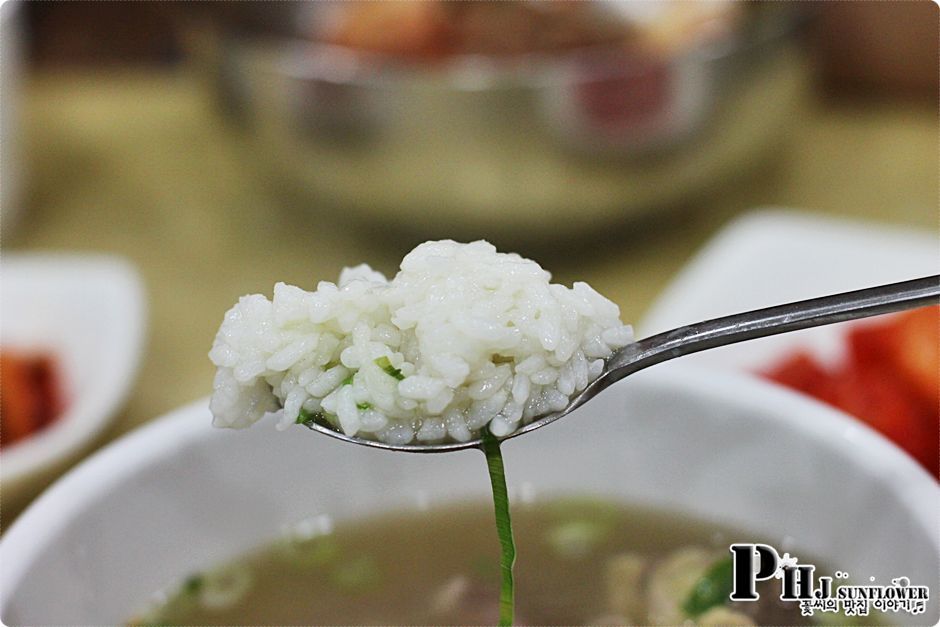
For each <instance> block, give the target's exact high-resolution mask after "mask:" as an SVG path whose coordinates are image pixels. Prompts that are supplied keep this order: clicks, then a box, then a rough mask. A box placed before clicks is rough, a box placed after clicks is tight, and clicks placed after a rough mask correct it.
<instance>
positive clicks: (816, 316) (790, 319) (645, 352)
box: [309, 275, 940, 453]
mask: <svg viewBox="0 0 940 627" xmlns="http://www.w3.org/2000/svg"><path fill="white" fill-rule="evenodd" d="M938 299H940V275H934V276H928V277H924V278H921V279H914V280H911V281H902V282H901V283H892V284H890V285H881V286H878V287H870V288H867V289H863V290H856V291H854V292H845V293H842V294H834V295H832V296H823V297H821V298H812V299H810V300H803V301H799V302H795V303H788V304H785V305H777V306H775V307H767V308H766V309H757V310H755V311H748V312H745V313H739V314H734V315H731V316H724V317H722V318H715V319H714V320H706V321H705V322H698V323H696V324H690V325H687V326H684V327H679V328H678V329H673V330H672V331H666V332H664V333H659V334H657V335H653V336H651V337H648V338H646V339H642V340H638V341H636V342H634V343H633V344H630V345H628V346H625V347H624V348H622V349H620V350H618V351H617V352H615V353H613V354H612V355H611V356H610V357H609V358H608V359H607V362H606V364H605V365H604V370H603V372H601V374H600V375H599V376H598V377H597V378H596V379H594V380H593V381H592V382H591V383H589V384H588V386H587V387H586V388H585V389H584V390H583V391H581V392H580V393H579V394H577V395H575V396H574V397H573V398H572V399H571V402H570V403H569V404H568V407H566V408H565V409H564V410H562V411H559V412H555V413H551V414H546V415H544V416H540V417H539V418H536V419H535V420H533V421H532V422H530V423H529V424H527V425H524V426H522V427H520V428H519V429H517V430H516V431H513V432H512V433H510V434H509V435H507V436H506V437H505V438H503V439H509V438H514V437H517V436H520V435H522V434H524V433H529V432H531V431H535V430H536V429H538V428H539V427H544V426H545V425H547V424H549V423H552V422H555V421H556V420H558V419H559V418H562V417H564V416H567V415H568V414H570V413H571V412H572V411H574V410H575V409H577V408H578V407H580V406H582V405H584V404H585V403H586V402H588V401H589V400H591V399H592V398H594V397H595V396H596V395H597V394H598V393H600V392H601V391H603V390H604V389H605V388H607V387H608V386H610V385H611V384H613V383H616V382H617V381H620V380H621V379H623V378H624V377H626V376H628V375H631V374H633V373H634V372H637V371H639V370H643V369H644V368H648V367H650V366H653V365H656V364H658V363H661V362H664V361H667V360H670V359H674V358H676V357H681V356H683V355H688V354H690V353H697V352H699V351H703V350H708V349H709V348H715V347H718V346H725V345H727V344H734V343H736V342H743V341H745V340H752V339H755V338H759V337H766V336H768V335H777V334H778V333H787V332H788V331H798V330H800V329H807V328H809V327H818V326H822V325H826V324H833V323H835V322H845V321H847V320H855V319H857V318H867V317H869V316H877V315H879V314H885V313H891V312H894V311H901V310H904V309H914V308H916V307H924V306H927V305H935V304H938V302H940V300H938ZM309 427H310V428H311V429H313V430H314V431H319V432H320V433H323V434H326V435H328V436H330V437H333V438H337V439H339V440H343V441H345V442H352V443H353V444H362V445H365V446H372V447H375V448H381V449H386V450H389V451H407V452H411V453H446V452H449V451H459V450H463V449H469V448H481V447H482V446H483V440H482V439H480V438H477V439H475V440H470V441H468V442H448V443H443V444H404V445H395V444H386V443H384V442H378V441H375V440H369V439H366V438H362V437H358V436H348V435H346V434H345V433H342V432H339V431H335V430H333V429H332V428H331V427H329V426H327V425H322V424H319V423H313V424H311V425H309ZM484 428H485V427H484Z"/></svg>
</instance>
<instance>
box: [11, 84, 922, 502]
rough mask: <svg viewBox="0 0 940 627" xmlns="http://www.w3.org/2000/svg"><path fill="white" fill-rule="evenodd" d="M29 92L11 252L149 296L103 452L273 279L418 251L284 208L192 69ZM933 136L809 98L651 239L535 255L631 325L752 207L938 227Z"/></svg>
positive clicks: (390, 260)
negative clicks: (95, 274)
mask: <svg viewBox="0 0 940 627" xmlns="http://www.w3.org/2000/svg"><path fill="white" fill-rule="evenodd" d="M24 95H25V97H26V102H25V105H24V107H23V109H24V111H25V114H24V117H25V119H24V130H25V133H24V135H25V137H26V142H25V145H24V148H25V157H26V160H25V163H26V164H27V168H28V172H27V173H28V177H29V179H28V180H29V185H28V186H27V189H28V193H27V194H26V195H25V197H24V201H23V209H22V212H21V216H20V220H19V224H17V225H15V228H14V229H12V230H11V229H7V230H6V232H4V234H3V245H4V248H5V250H12V251H27V250H68V251H98V252H109V253H115V254H119V255H123V256H125V257H127V258H128V259H130V260H131V261H132V262H133V263H135V264H136V265H137V267H138V268H139V270H140V272H141V274H142V276H143V278H144V281H145V283H146V288H147V291H148V294H149V307H150V320H149V330H148V344H147V349H146V353H145V357H144V361H143V364H142V367H141V370H140V373H139V376H138V379H137V381H136V382H135V384H134V388H133V392H132V394H131V396H130V399H129V401H128V402H127V404H126V406H125V407H124V409H123V410H122V411H121V413H120V415H119V416H118V417H117V419H116V421H115V423H114V425H113V427H112V428H111V429H110V430H109V431H108V432H107V434H106V435H105V436H104V438H102V441H101V442H99V444H100V443H103V442H104V441H107V440H110V439H113V438H114V437H116V436H118V435H119V434H121V433H123V432H126V431H128V430H129V429H131V428H133V427H135V426H136V425H139V424H141V423H143V422H145V421H148V420H150V419H153V418H155V417H157V416H159V415H161V414H163V413H165V412H166V411H168V410H171V409H173V408H174V407H176V406H178V405H180V404H182V403H184V402H187V401H190V400H192V399H195V398H198V397H200V396H204V395H207V394H208V393H209V392H210V391H211V384H212V375H213V368H212V366H211V364H210V363H209V361H208V359H207V357H206V353H207V351H208V350H209V347H210V344H211V342H212V338H213V337H214V334H215V331H216V329H217V328H218V325H219V323H220V321H221V318H222V314H223V313H224V312H225V310H226V309H228V308H229V307H230V306H231V305H232V303H233V302H234V301H235V300H236V299H237V297H238V296H239V295H241V294H245V293H250V292H264V293H270V290H271V287H272V285H273V283H274V282H275V281H279V280H284V281H287V282H292V283H296V284H299V285H302V286H305V287H308V288H310V289H312V288H313V287H314V286H315V285H316V282H317V281H318V280H321V279H327V280H334V279H335V277H336V276H337V275H338V272H339V270H340V268H341V267H343V266H344V265H352V264H355V263H360V262H361V261H363V260H365V261H368V262H369V263H370V264H371V265H373V267H375V268H377V269H379V270H382V271H385V272H387V273H393V272H394V270H395V268H396V266H397V262H398V260H400V258H401V256H402V254H403V253H404V252H406V251H407V250H408V248H410V247H411V244H412V242H398V241H393V242H389V241H383V240H382V238H381V235H377V234H376V233H375V232H374V231H369V230H368V229H357V228H355V227H350V226H349V225H347V224H337V223H335V222H334V221H331V220H322V219H318V218H317V216H315V215H314V212H312V211H308V210H307V208H305V207H297V206H293V207H285V206H284V203H283V201H282V200H279V199H277V198H275V197H274V196H273V195H272V194H271V193H270V189H269V187H268V186H267V185H266V184H265V182H264V181H261V180H259V178H258V177H257V176H255V175H254V172H253V171H252V163H251V158H250V155H249V156H247V158H246V155H245V152H244V149H243V147H242V146H241V145H240V144H239V143H238V142H237V141H235V139H234V138H233V137H232V135H231V133H230V131H229V130H228V129H227V127H226V125H225V124H224V123H223V120H221V119H219V118H218V117H217V116H216V115H215V114H214V112H213V108H212V106H211V101H210V99H209V98H208V97H207V94H206V92H205V91H204V90H203V89H202V88H201V84H200V82H199V81H198V80H197V79H196V77H194V76H192V75H189V74H187V73H186V72H177V73H163V74H156V73H153V72H143V71H141V72H137V73H115V74H96V75H94V76H92V75H75V74H67V75H44V76H43V75H40V76H36V77H33V78H32V79H31V80H30V81H29V83H28V84H27V85H26V88H25V90H24ZM937 138H938V124H937V114H936V111H935V110H933V109H932V108H931V107H929V106H922V105H918V104H914V103H903V102H896V101H874V100H873V101H865V102H839V101H825V102H821V101H820V102H814V103H813V104H811V105H810V106H809V108H808V109H807V111H806V112H805V115H804V116H803V119H801V120H800V123H799V124H795V125H794V128H793V132H792V136H791V137H790V138H789V143H788V144H787V145H786V146H784V147H781V150H780V153H779V154H778V155H777V157H776V158H774V159H773V160H771V161H769V162H767V163H765V164H764V165H763V166H760V167H757V169H756V170H753V171H751V172H750V173H748V175H747V176H746V177H742V178H741V179H740V180H739V181H737V182H736V183H732V184H729V185H728V186H726V187H725V188H724V189H723V190H721V191H717V192H715V193H712V194H710V195H708V196H707V197H702V198H701V199H697V200H695V201H693V202H692V203H690V206H689V207H687V208H685V209H683V210H680V211H673V212H671V213H669V214H666V215H664V216H662V217H661V219H658V220H649V221H648V223H646V224H644V225H643V226H642V228H629V229H624V230H623V231H622V232H621V233H618V234H616V235H615V236H613V237H610V238H605V240H604V241H600V242H598V241H591V242H581V243H580V244H577V243H575V244H569V245H568V248H567V249H566V250H564V251H563V252H545V251H541V252H539V254H538V257H537V260H538V261H539V262H540V263H541V264H542V265H543V266H544V267H546V268H547V269H549V270H552V271H553V272H554V274H555V278H556V280H559V281H561V282H564V283H569V284H570V282H571V281H572V280H586V281H588V282H589V283H591V284H592V285H593V286H594V287H596V288H597V289H598V290H599V291H600V292H601V293H603V294H605V295H607V296H609V297H610V298H611V299H612V300H614V301H615V302H617V303H618V304H619V305H620V307H621V310H622V314H623V319H624V320H626V321H631V320H638V319H639V318H640V317H641V316H642V314H643V313H644V311H645V310H646V308H647V307H648V306H649V305H650V303H651V302H652V301H653V299H654V298H655V297H656V295H657V293H658V292H659V291H660V290H661V289H662V287H663V286H664V285H665V284H666V283H668V281H669V280H670V278H671V277H672V276H673V275H674V274H675V273H676V272H677V271H678V270H679V269H680V268H681V267H682V265H683V264H684V263H685V262H686V260H687V259H688V258H689V257H690V256H691V255H692V254H694V252H695V251H696V250H697V249H698V248H699V247H700V246H701V245H702V244H703V243H704V242H705V241H706V240H708V238H710V237H711V236H712V235H714V234H715V233H716V231H718V230H719V229H720V228H721V227H722V226H723V225H724V224H725V223H727V222H728V221H729V220H730V219H732V218H733V217H734V216H736V215H738V214H740V213H741V212H744V211H746V210H748V209H750V208H754V207H759V206H787V207H798V208H803V209H809V210H813V211H818V212H820V213H823V214H829V215H838V216H846V217H854V218H861V219H871V220H877V221H882V222H888V223H893V224H901V225H907V226H914V227H918V228H923V229H930V230H933V231H935V232H936V229H937V219H938V212H937V202H938V176H937V174H938V170H940V163H938V142H937ZM520 252H523V253H526V252H527V251H520ZM4 513H8V512H4ZM7 520H9V518H8V519H7Z"/></svg>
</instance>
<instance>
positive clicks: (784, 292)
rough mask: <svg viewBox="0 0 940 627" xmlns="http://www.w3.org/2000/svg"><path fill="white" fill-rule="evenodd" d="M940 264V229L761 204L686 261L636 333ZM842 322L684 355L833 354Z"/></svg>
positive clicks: (749, 364)
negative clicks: (767, 207) (763, 207)
mask: <svg viewBox="0 0 940 627" xmlns="http://www.w3.org/2000/svg"><path fill="white" fill-rule="evenodd" d="M938 273H940V238H938V237H937V235H936V234H932V233H928V232H923V231H914V230H910V229H903V228H898V227H892V226H885V225H879V224H873V223H865V222H856V221H850V220H840V219H833V218H825V217H821V216H818V215H814V214H811V213H805V212H798V211H787V210H762V211H755V212H753V213H750V214H748V215H745V216H743V217H741V218H739V219H737V220H735V221H734V222H732V223H731V224H730V225H729V226H728V227H726V228H725V229H724V230H723V231H722V232H721V233H719V234H718V235H717V236H716V237H715V238H714V239H713V240H712V241H711V242H710V243H709V244H707V245H706V246H705V248H704V249H703V250H702V251H701V252H700V253H699V254H698V255H697V256H696V257H695V258H694V259H693V260H692V261H691V262H690V263H689V264H688V265H687V266H686V267H685V269H683V271H682V272H681V273H680V274H679V276H678V277H677V278H676V279H675V280H674V281H673V282H672V283H671V284H670V285H669V287H667V288H666V290H665V291H664V292H663V293H662V295H661V296H660V297H659V299H658V300H657V301H656V303H655V304H654V305H653V307H652V308H651V309H650V310H649V312H648V313H647V315H646V317H645V318H644V320H643V321H642V323H641V324H640V325H638V328H639V334H640V337H644V336H646V335H651V334H653V333H659V332H661V331H667V330H669V329H673V328H675V327H678V326H682V325H685V324H690V323H693V322H699V321H701V320H707V319H709V318H716V317H719V316H724V315H727V314H733V313H738V312H742V311H747V310H749V309H758V308H760V307H769V306H771V305H778V304H780V303H785V302H789V301H796V300H802V299H806V298H813V297H816V296H823V295H826V294H833V293H837V292H845V291H849V290H854V289H860V288H863V287H871V286H874V285H878V284H882V283H892V282H895V281H903V280H906V279H915V278H919V277H922V276H928V275H933V274H938ZM847 324H853V323H847ZM845 329H846V325H845V324H837V325H832V326H826V327H818V328H815V329H806V330H804V331H798V332H795V333H787V334H784V335H778V336H774V337H769V338H763V339H760V340H752V341H749V342H744V343H742V344H735V345H732V346H726V347H723V348H718V349H713V350H709V351H705V352H703V353H698V354H695V355H689V356H688V357H683V358H682V361H683V362H687V363H698V364H702V365H705V366H708V367H721V368H732V369H744V370H754V369H758V368H760V367H763V366H767V365H769V364H772V363H774V361H776V360H777V359H779V358H781V357H782V356H784V355H786V354H789V353H790V352H791V351H793V350H795V349H796V348H803V349H806V350H809V351H810V352H812V353H814V354H815V355H816V356H817V357H819V358H820V359H822V360H825V361H831V360H833V359H837V358H838V357H839V356H840V355H841V351H842V350H843V347H844V343H843V338H844V334H845ZM657 367H658V368H667V367H671V364H668V363H667V364H664V365H662V366H657Z"/></svg>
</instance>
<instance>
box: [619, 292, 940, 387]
mask: <svg viewBox="0 0 940 627" xmlns="http://www.w3.org/2000/svg"><path fill="white" fill-rule="evenodd" d="M938 302H940V275H934V276H928V277H923V278H921V279H913V280H910V281H902V282H900V283H891V284H889V285H880V286H878V287H870V288H867V289H863V290H855V291H853V292H845V293H842V294H834V295H832V296H823V297H821V298H811V299H809V300H803V301H799V302H795V303H787V304H785V305H777V306H775V307H767V308H766V309H757V310H755V311H748V312H745V313H739V314H734V315H731V316H724V317H722V318H715V319H713V320H706V321H705V322H698V323H696V324H690V325H687V326H684V327H679V328H677V329H673V330H671V331H666V332H664V333H660V334H658V335H653V336H650V337H648V338H645V339H642V340H639V341H637V342H635V343H633V344H631V345H628V346H626V347H624V348H623V349H621V350H620V351H618V352H616V353H614V355H612V356H611V358H610V360H609V361H608V372H607V374H606V376H605V377H604V378H605V379H608V380H607V381H606V382H605V383H607V384H608V385H609V384H610V383H613V382H614V381H619V380H620V379H622V378H623V377H625V376H627V375H629V374H632V373H634V372H636V371H638V370H642V369H643V368H647V367H649V366H652V365H655V364H658V363H660V362H663V361H667V360H669V359H673V358H675V357H681V356H682V355H688V354H690V353H697V352H698V351H703V350H706V349H709V348H715V347H717V346H724V345H726V344H734V343H736V342H743V341H745V340H752V339H755V338H759V337H766V336H768V335H776V334H778V333H787V332H788V331H798V330H800V329H807V328H809V327H818V326H822V325H826V324H833V323H835V322H845V321H846V320H855V319H857V318H867V317H869V316H877V315H879V314H885V313H891V312H894V311H901V310H904V309H914V308H916V307H924V306H927V305H935V304H938ZM605 387H606V386H605Z"/></svg>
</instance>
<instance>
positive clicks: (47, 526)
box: [0, 367, 940, 625]
mask: <svg viewBox="0 0 940 627" xmlns="http://www.w3.org/2000/svg"><path fill="white" fill-rule="evenodd" d="M207 403H208V401H207V400H201V401H198V402H196V403H194V404H192V405H190V406H187V407H184V408H182V409H179V410H177V411H176V412H174V413H172V414H171V415H169V416H167V417H165V418H163V419H161V420H159V421H157V422H155V423H153V424H150V425H148V426H146V427H144V428H142V429H139V430H137V431H136V432H134V433H132V434H129V435H128V436H126V437H124V438H122V439H121V440H119V441H117V442H115V443H113V444H112V445H110V446H108V447H106V448H105V449H103V450H102V451H100V452H99V453H98V454H96V455H95V456H93V457H91V458H90V459H88V460H87V461H85V462H84V463H82V464H81V465H80V466H79V467H78V468H76V469H75V470H73V471H72V472H71V473H69V474H68V475H67V476H66V477H64V478H63V479H61V480H60V481H59V482H58V483H57V484H56V485H54V486H53V487H52V488H51V489H49V490H48V491H47V492H46V493H45V494H44V495H42V496H41V497H40V498H39V499H38V500H37V501H36V502H35V503H34V504H33V505H32V506H31V508H30V509H29V510H27V511H26V512H25V513H24V514H23V515H22V516H21V517H20V519H19V520H18V521H17V522H16V523H15V524H14V525H13V527H12V528H11V529H10V530H9V531H8V532H7V533H6V534H5V536H4V537H3V539H2V541H0V590H2V598H0V618H2V620H3V622H4V623H5V624H7V625H18V624H73V625H75V624H115V623H120V622H122V621H124V620H127V619H128V618H129V617H130V616H131V615H132V614H133V613H134V612H136V611H139V610H141V609H142V607H143V606H144V605H146V604H147V602H148V601H149V600H150V598H151V595H152V594H153V593H154V592H155V591H156V590H159V589H161V588H164V587H165V586H167V585H169V584H172V583H173V582H175V581H178V580H179V578H181V577H182V576H185V575H186V574H187V573H189V572H191V571H193V570H197V569H200V568H203V567H206V566H208V565H210V564H213V563H217V562H220V561H223V560H225V559H227V558H231V557H235V556H237V555H240V554H242V553H244V552H245V551H247V550H250V549H252V548H254V547H256V546H258V545H261V544H263V543H265V542H266V541H268V540H271V539H273V538H275V537H276V536H277V535H278V533H279V531H281V530H282V529H283V528H284V527H285V526H287V525H291V524H295V523H297V522H298V521H301V520H303V519H306V518H310V517H312V516H319V515H327V516H331V517H333V518H335V519H337V520H339V521H342V520H343V519H350V518H354V517H361V516H366V515H371V514H377V513H381V512H385V511H391V510H401V509H407V508H422V507H429V506H430V507H434V506H436V505H438V504H445V503H448V502H453V501H454V500H467V499H476V500H480V501H484V500H486V499H487V498H488V497H489V483H488V479H487V475H486V469H485V464H484V459H483V456H482V455H481V454H479V453H477V452H475V451H464V452H459V453H450V454H443V455H415V454H404V453H386V452H380V451H375V450H371V449H368V448H365V447H357V446H351V445H349V444H344V443H341V442H337V441H335V440H333V439H332V438H326V437H322V436H319V435H317V434H314V433H309V432H307V431H305V430H303V429H301V428H300V427H297V428H295V429H289V430H287V431H283V432H281V431H277V430H275V429H273V428H270V427H271V425H257V426H256V427H255V428H252V429H248V430H245V431H241V432H232V431H227V430H218V429H212V427H211V426H210V422H211V416H210V414H209V410H208V407H207ZM504 455H505V459H506V472H507V478H508V481H509V487H510V491H511V495H510V498H511V500H513V499H514V501H515V503H516V505H517V506H518V505H519V504H520V503H523V502H528V501H530V500H533V499H534V500H539V499H546V498H551V497H552V496H555V495H561V494H573V493H576V494H592V495H599V496H604V497H607V498H609V499H612V500H615V501H619V502H624V503H635V504H638V505H644V506H652V507H658V508H664V509H667V510H670V511H673V512H675V515H676V516H679V517H695V518H699V519H702V520H705V521H713V522H716V523H721V524H727V525H730V526H731V527H734V528H739V529H741V530H743V531H744V532H745V534H754V536H753V537H752V536H751V535H746V536H745V537H741V538H734V539H733V540H734V541H741V542H749V541H752V540H757V539H763V540H766V541H770V542H772V543H775V546H776V547H777V548H778V549H780V550H781V551H789V552H790V553H791V554H795V555H798V556H800V557H802V558H803V559H802V560H801V562H802V561H804V560H805V561H809V559H810V558H811V557H814V558H818V559H819V560H821V563H820V566H821V568H831V569H841V570H845V571H848V572H849V573H850V574H851V575H852V576H853V578H855V579H856V580H861V581H865V580H867V577H869V576H874V577H876V578H877V580H878V581H879V582H884V583H887V582H888V581H889V580H890V578H891V577H898V576H907V577H909V578H910V580H911V583H912V584H915V585H927V586H931V594H930V602H929V603H930V604H929V606H928V613H927V614H926V615H920V616H918V617H914V618H913V619H912V620H911V621H910V622H915V623H919V624H924V623H927V624H933V623H935V622H936V620H937V616H938V613H937V608H938V605H937V599H936V597H937V581H938V563H940V488H938V485H937V483H936V481H935V480H934V479H933V478H931V477H930V476H928V475H927V474H926V473H925V472H924V471H923V470H922V469H921V468H920V467H919V466H918V465H917V464H916V463H915V462H914V461H913V460H911V459H910V458H909V457H908V456H907V455H905V454H904V453H902V452H901V451H900V450H899V449H897V448H895V447H894V446H893V445H891V444H890V443H888V442H887V441H885V440H884V439H883V438H881V437H879V436H877V435H876V434H875V433H874V432H873V431H871V430H870V429H868V428H867V427H866V426H864V425H862V424H859V423H858V422H857V421H855V420H852V419H850V418H848V417H846V416H844V415H843V414H841V413H839V412H837V411H835V410H831V409H828V408H826V407H824V406H822V405H820V404H818V403H815V402H812V401H810V400H807V399H804V398H802V397H800V396H799V395H796V394H792V393H790V392H787V391H786V390H782V389H779V388H777V387H774V386H772V385H770V384H767V383H764V382H761V381H759V380H755V379H753V378H750V377H745V376H742V375H737V374H733V373H728V374H721V373H715V372H707V371H702V370H697V369H695V368H679V367H674V368H669V369H655V368H654V369H652V370H650V371H647V372H643V373H640V374H638V375H636V376H635V377H631V378H630V379H628V380H626V381H624V382H622V383H620V384H618V385H616V386H614V387H612V388H611V389H610V390H608V391H607V392H605V393H604V394H602V395H601V396H599V397H598V398H597V399H596V400H594V401H592V402H591V403H590V404H588V405H587V406H585V407H584V408H582V409H581V410H579V411H578V412H576V413H574V414H572V415H571V416H569V417H568V418H566V419H565V420H562V421H559V422H558V423H556V424H554V425H552V426H551V427H549V428H546V429H543V430H541V431H539V432H538V433H537V434H531V435H529V436H527V437H523V438H519V439H517V440H513V441H511V442H507V443H506V445H505V447H504ZM493 533H494V543H495V529H494V532H493ZM804 556H805V557H804ZM520 559H525V556H524V555H522V556H520ZM829 574H831V573H829ZM905 618H906V616H905V615H903V614H899V615H897V616H896V620H898V622H904V621H905ZM907 618H910V617H907ZM894 619H895V617H894V616H892V620H894Z"/></svg>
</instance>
